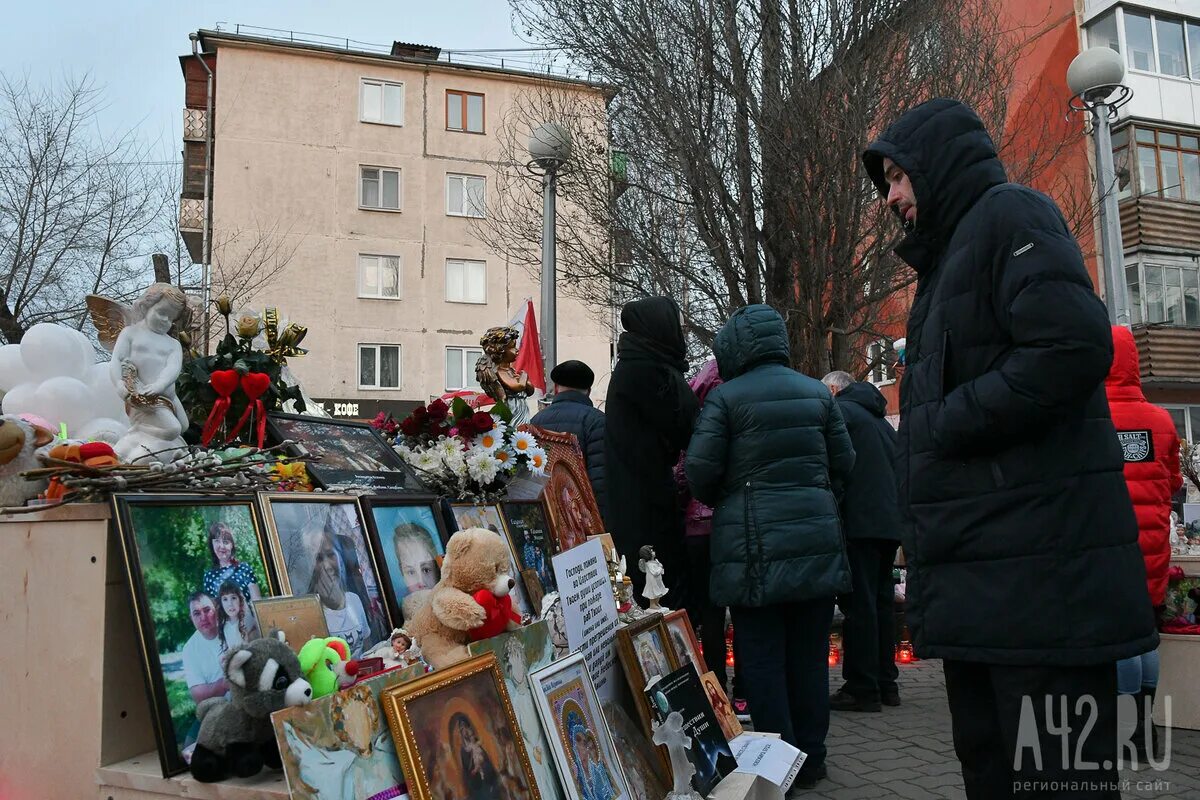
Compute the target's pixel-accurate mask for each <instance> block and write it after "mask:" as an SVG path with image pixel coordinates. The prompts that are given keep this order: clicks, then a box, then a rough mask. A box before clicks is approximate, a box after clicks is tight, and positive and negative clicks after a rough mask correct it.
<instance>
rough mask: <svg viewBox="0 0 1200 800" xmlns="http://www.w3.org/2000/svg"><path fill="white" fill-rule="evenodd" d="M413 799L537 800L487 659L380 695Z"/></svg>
mask: <svg viewBox="0 0 1200 800" xmlns="http://www.w3.org/2000/svg"><path fill="white" fill-rule="evenodd" d="M379 700H380V703H381V705H382V706H383V710H384V713H385V714H386V716H387V720H388V725H389V726H390V727H391V729H392V737H393V739H394V740H395V742H396V749H397V751H398V752H399V755H400V769H401V770H402V771H403V773H404V776H405V777H406V778H407V779H408V792H409V796H410V797H412V798H413V800H441V799H442V798H450V797H453V798H455V800H491V799H492V798H496V797H504V798H508V800H541V793H540V792H539V791H538V788H537V781H536V779H535V778H534V774H533V770H532V768H531V766H530V763H529V754H528V752H527V751H526V749H525V737H524V736H523V735H522V733H521V729H520V728H519V727H518V723H517V718H516V715H515V714H514V713H513V708H512V704H511V702H510V701H509V697H508V692H507V690H506V689H505V687H504V677H503V676H502V675H501V673H500V667H499V665H498V663H497V662H496V656H495V654H494V653H486V654H484V655H481V656H477V657H475V658H471V659H468V660H466V661H463V662H460V663H458V664H455V665H453V666H450V667H446V668H445V669H440V670H438V671H437V672H432V673H430V674H428V675H426V676H425V677H423V678H418V679H417V680H415V681H412V682H410V683H404V684H401V685H399V686H394V687H391V688H389V689H385V690H384V691H383V692H382V693H381V694H380V697H379Z"/></svg>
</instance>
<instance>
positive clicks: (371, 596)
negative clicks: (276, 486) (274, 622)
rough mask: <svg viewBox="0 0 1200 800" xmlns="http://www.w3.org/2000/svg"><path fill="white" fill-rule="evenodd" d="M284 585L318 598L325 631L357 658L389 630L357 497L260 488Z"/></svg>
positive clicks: (293, 592) (277, 566)
mask: <svg viewBox="0 0 1200 800" xmlns="http://www.w3.org/2000/svg"><path fill="white" fill-rule="evenodd" d="M259 500H260V501H261V503H262V506H263V512H264V516H265V517H266V521H267V537H268V540H269V541H270V543H271V551H272V552H273V553H274V554H275V568H276V571H277V572H278V574H279V583H280V586H281V587H282V589H283V591H285V592H289V593H291V594H315V595H318V596H319V597H320V598H321V606H322V609H323V610H324V612H325V622H326V623H327V624H328V626H329V635H330V636H340V637H341V638H343V639H345V640H346V642H347V643H348V644H349V645H350V654H351V658H359V657H360V656H362V654H363V653H364V652H366V651H368V650H370V649H371V648H372V647H373V646H374V645H375V644H377V643H379V642H381V641H383V640H384V639H385V638H387V636H388V634H389V633H390V632H391V630H392V616H391V614H390V613H389V612H388V608H387V604H386V603H385V602H384V599H383V592H382V590H381V588H380V580H379V570H378V569H377V568H376V565H375V556H374V554H373V553H372V551H371V547H370V544H369V543H368V541H367V532H366V527H365V526H364V524H363V518H362V510H361V509H360V508H359V505H358V501H357V499H356V498H354V497H351V496H349V495H335V494H282V493H277V492H261V493H259Z"/></svg>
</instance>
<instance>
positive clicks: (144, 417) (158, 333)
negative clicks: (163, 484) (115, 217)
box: [87, 283, 189, 464]
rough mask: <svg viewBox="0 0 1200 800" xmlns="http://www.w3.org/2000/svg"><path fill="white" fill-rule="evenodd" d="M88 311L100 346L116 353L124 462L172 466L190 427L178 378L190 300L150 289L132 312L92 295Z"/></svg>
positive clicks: (158, 287)
mask: <svg viewBox="0 0 1200 800" xmlns="http://www.w3.org/2000/svg"><path fill="white" fill-rule="evenodd" d="M87 306H88V311H89V312H90V313H91V316H92V322H94V323H95V325H96V330H97V331H98V332H99V334H100V343H101V344H102V345H104V347H105V348H106V349H108V350H110V351H111V352H112V354H113V357H112V362H111V365H112V366H111V368H110V369H111V376H112V381H113V383H114V384H115V385H116V387H117V394H118V395H119V396H120V397H121V399H122V400H124V401H125V411H126V412H127V413H128V414H129V430H128V431H127V432H126V433H125V435H124V436H122V437H121V439H120V441H118V442H117V444H116V446H115V447H114V449H115V450H116V452H117V457H118V458H120V459H121V460H122V461H124V462H126V463H130V464H132V463H135V462H138V461H159V462H164V463H170V462H172V461H174V460H175V459H177V458H178V457H179V456H181V455H183V454H184V453H185V452H186V450H187V444H186V443H185V442H184V441H183V436H182V434H183V431H184V429H186V428H187V426H188V418H187V414H186V413H185V412H184V410H183V404H182V403H180V402H179V397H178V396H177V395H176V394H175V379H176V378H178V377H179V371H180V370H181V369H182V368H183V346H182V345H181V344H180V342H179V340H178V339H177V338H175V337H176V336H177V335H178V333H179V331H181V330H183V329H184V328H185V327H186V326H187V321H188V314H189V309H188V301H187V296H186V295H185V294H184V293H183V291H182V290H180V289H179V288H178V287H176V286H172V285H171V284H169V283H154V284H151V285H150V287H149V288H148V289H146V291H145V292H143V293H142V296H141V297H139V298H138V299H137V300H135V301H133V306H132V308H131V307H128V306H126V305H124V304H123V303H119V302H117V301H116V300H111V299H109V298H107V297H99V296H97V295H88V297H87Z"/></svg>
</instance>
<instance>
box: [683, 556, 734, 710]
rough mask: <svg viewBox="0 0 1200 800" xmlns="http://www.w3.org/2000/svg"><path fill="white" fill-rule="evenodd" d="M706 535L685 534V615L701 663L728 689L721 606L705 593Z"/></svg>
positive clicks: (707, 570)
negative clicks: (687, 591)
mask: <svg viewBox="0 0 1200 800" xmlns="http://www.w3.org/2000/svg"><path fill="white" fill-rule="evenodd" d="M709 539H710V537H708V536H689V537H687V539H686V540H685V543H686V546H687V560H688V572H689V573H690V575H689V578H690V585H691V590H692V591H691V597H690V598H689V599H690V600H691V603H690V604H689V605H688V609H687V612H688V617H689V618H690V619H691V621H692V627H693V628H695V629H696V636H698V637H699V638H700V646H701V647H703V648H704V663H705V664H707V665H708V668H709V669H710V670H712V671H713V673H714V674H715V675H716V676H717V680H718V681H720V682H721V688H722V689H725V690H726V691H728V686H727V684H726V682H725V681H726V678H727V677H728V675H727V673H726V670H725V607H724V606H714V605H713V604H712V600H711V599H710V598H709V594H708V577H709V573H710V572H711V571H712V563H711V562H710V561H709V556H708V545H709Z"/></svg>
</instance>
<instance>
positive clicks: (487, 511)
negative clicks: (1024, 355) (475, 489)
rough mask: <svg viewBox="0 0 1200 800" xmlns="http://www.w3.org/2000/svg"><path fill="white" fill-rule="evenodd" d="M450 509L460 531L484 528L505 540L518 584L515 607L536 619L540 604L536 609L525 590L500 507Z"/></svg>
mask: <svg viewBox="0 0 1200 800" xmlns="http://www.w3.org/2000/svg"><path fill="white" fill-rule="evenodd" d="M450 508H451V509H452V510H453V512H454V521H455V522H457V523H458V529H459V530H460V531H461V530H466V529H467V528H483V529H485V530H489V531H494V532H495V533H496V535H497V536H499V537H501V538H502V539H504V542H505V543H506V544H507V545H508V558H509V561H510V562H511V565H512V567H511V569H512V578H513V580H514V581H516V584H517V585H516V586H515V587H513V591H512V598H513V607H514V608H515V609H516V612H517V613H518V614H520V615H521V616H522V617H524V616H530V617H535V618H536V617H537V616H538V612H539V611H540V610H541V608H540V603H539V607H538V608H535V607H534V605H533V600H532V599H531V598H530V597H529V590H528V589H526V588H525V582H524V581H523V576H522V574H521V562H520V561H519V560H518V559H517V554H516V551H515V550H514V549H513V542H512V538H511V537H510V536H509V535H508V528H507V527H506V526H505V524H504V517H503V515H502V514H501V513H500V506H499V505H496V504H494V503H491V504H486V503H485V504H476V503H451V504H450Z"/></svg>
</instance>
